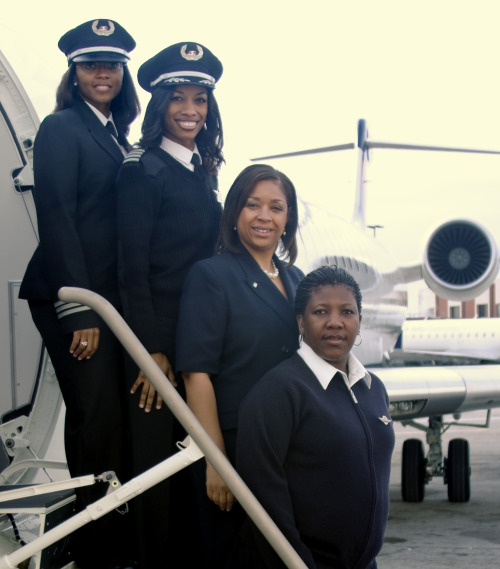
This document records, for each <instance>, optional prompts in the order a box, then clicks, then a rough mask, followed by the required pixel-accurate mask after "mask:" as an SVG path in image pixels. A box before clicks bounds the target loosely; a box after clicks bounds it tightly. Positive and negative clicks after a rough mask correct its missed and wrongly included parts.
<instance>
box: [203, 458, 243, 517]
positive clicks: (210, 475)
mask: <svg viewBox="0 0 500 569" xmlns="http://www.w3.org/2000/svg"><path fill="white" fill-rule="evenodd" d="M207 496H208V498H209V499H210V500H211V501H212V502H213V503H214V504H215V505H216V506H219V508H220V509H221V510H222V511H224V510H226V512H230V511H231V509H232V507H233V506H234V502H235V501H236V499H235V497H234V495H233V493H232V492H231V490H229V488H228V487H227V486H226V483H225V482H224V480H222V478H221V477H220V476H219V475H218V474H217V471H216V470H215V468H214V467H213V466H212V465H211V464H210V463H209V462H207Z"/></svg>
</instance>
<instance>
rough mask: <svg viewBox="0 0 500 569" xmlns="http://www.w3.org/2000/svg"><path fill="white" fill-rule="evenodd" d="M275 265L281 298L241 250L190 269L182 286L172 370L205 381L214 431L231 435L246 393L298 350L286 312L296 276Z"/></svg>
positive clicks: (295, 271)
mask: <svg viewBox="0 0 500 569" xmlns="http://www.w3.org/2000/svg"><path fill="white" fill-rule="evenodd" d="M275 262H276V266H277V267H278V268H279V271H280V276H281V279H282V282H283V284H284V286H285V289H286V293H287V297H288V298H285V297H284V296H283V294H281V292H280V291H279V290H278V289H277V287H276V286H275V285H274V284H273V283H272V281H271V280H270V279H269V277H268V276H266V275H265V273H264V272H263V271H262V269H261V268H260V267H259V265H258V264H257V263H256V262H255V260H254V259H253V257H252V256H251V255H250V254H249V253H248V251H247V250H246V249H244V248H243V247H242V248H241V252H240V253H239V254H234V253H229V252H227V251H224V252H222V253H221V254H219V255H216V256H214V257H211V258H210V259H206V260H204V261H200V262H199V263H196V264H195V265H194V266H193V267H192V269H191V270H190V272H189V273H188V276H187V279H186V281H185V284H184V288H183V294H182V298H181V306H180V314H179V324H178V333H177V356H176V367H177V369H178V370H181V371H194V372H204V373H208V374H209V375H210V376H211V379H212V382H213V385H214V390H215V395H216V398H217V408H218V412H219V421H220V425H221V429H222V430H225V429H233V428H236V426H237V417H238V409H239V405H240V402H241V401H242V400H243V398H244V397H245V395H246V394H247V392H248V391H249V389H250V388H251V387H252V386H253V385H254V384H255V383H256V382H257V380H259V379H260V377H261V376H262V375H264V373H265V372H267V371H268V370H269V369H271V368H272V367H274V366H275V365H277V364H278V363H280V362H281V361H282V360H284V359H286V358H288V357H289V356H291V355H292V354H293V353H294V351H295V350H296V349H297V347H298V335H299V333H298V328H297V322H296V319H295V314H294V309H293V304H294V299H295V290H296V287H297V285H298V283H299V281H300V279H301V278H302V276H303V274H302V272H301V271H300V270H299V269H297V268H296V267H290V268H285V265H284V264H283V263H281V262H280V261H279V260H278V259H277V258H276V257H275Z"/></svg>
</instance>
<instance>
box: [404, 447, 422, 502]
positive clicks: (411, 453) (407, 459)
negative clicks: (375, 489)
mask: <svg viewBox="0 0 500 569" xmlns="http://www.w3.org/2000/svg"><path fill="white" fill-rule="evenodd" d="M425 464H426V460H425V457H424V445H423V443H422V441H420V440H419V439H408V440H407V441H405V442H404V444H403V459H402V464H401V493H402V496H403V501H405V502H422V501H423V499H424V493H425V492H424V490H425Z"/></svg>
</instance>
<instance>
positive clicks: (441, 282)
mask: <svg viewBox="0 0 500 569" xmlns="http://www.w3.org/2000/svg"><path fill="white" fill-rule="evenodd" d="M499 266H500V259H499V257H498V249H497V246H496V243H495V241H494V239H493V237H492V235H491V234H490V233H489V231H488V230H487V229H486V228H485V227H483V226H481V225H480V224H478V223H476V222H474V221H470V220H467V219H454V220H451V221H448V222H446V223H444V224H442V225H440V226H439V227H438V228H437V229H436V230H435V231H434V232H433V233H432V235H431V236H430V238H429V240H428V242H427V245H426V248H425V252H424V259H423V267H422V273H423V277H424V280H425V282H426V283H427V286H428V287H429V288H430V289H431V290H432V291H433V292H434V293H436V294H437V295H438V296H440V297H442V298H446V299H448V300H460V301H462V300H471V299H473V298H476V297H477V296H478V295H480V294H481V293H483V292H484V291H485V290H487V289H488V287H489V286H490V285H491V284H492V283H493V282H494V281H495V279H496V277H497V275H498V270H499Z"/></svg>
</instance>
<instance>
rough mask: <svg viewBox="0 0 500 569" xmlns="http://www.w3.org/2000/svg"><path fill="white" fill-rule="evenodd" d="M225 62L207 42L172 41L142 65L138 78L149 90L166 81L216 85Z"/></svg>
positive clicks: (167, 83) (211, 86)
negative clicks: (221, 60)
mask: <svg viewBox="0 0 500 569" xmlns="http://www.w3.org/2000/svg"><path fill="white" fill-rule="evenodd" d="M221 75H222V63H221V62H220V61H219V60H218V59H217V58H216V57H215V55H214V54H213V53H212V52H211V51H210V50H209V49H208V48H206V47H205V46H203V45H201V44H199V43H194V42H181V43H176V44H174V45H171V46H169V47H167V48H165V49H164V50H162V51H160V53H157V54H156V55H155V56H154V57H152V58H151V59H148V61H146V62H145V63H143V64H142V65H141V67H140V68H139V72H138V73H137V79H138V81H139V85H140V86H141V87H142V88H143V89H145V90H146V91H149V92H151V91H153V89H155V88H156V87H159V86H166V85H202V86H203V87H208V88H209V89H214V88H215V84H216V83H217V81H218V80H219V79H220V77H221Z"/></svg>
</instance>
